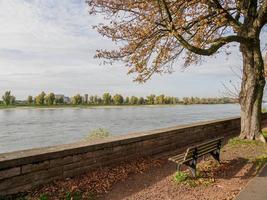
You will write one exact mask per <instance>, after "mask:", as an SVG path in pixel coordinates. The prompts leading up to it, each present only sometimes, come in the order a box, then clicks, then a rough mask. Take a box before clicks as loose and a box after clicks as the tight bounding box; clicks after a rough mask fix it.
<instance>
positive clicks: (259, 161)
mask: <svg viewBox="0 0 267 200" xmlns="http://www.w3.org/2000/svg"><path fill="white" fill-rule="evenodd" d="M253 163H254V164H255V165H256V170H257V171H259V170H260V169H261V168H262V167H263V166H264V165H265V164H266V163H267V155H261V156H258V157H256V158H255V160H254V161H253Z"/></svg>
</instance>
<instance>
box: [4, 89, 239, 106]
mask: <svg viewBox="0 0 267 200" xmlns="http://www.w3.org/2000/svg"><path fill="white" fill-rule="evenodd" d="M2 100H3V101H2V104H4V105H7V106H8V105H15V104H27V105H48V106H50V105H64V104H70V105H163V104H183V105H190V104H226V103H236V101H235V100H234V99H231V98H228V97H221V98H199V97H184V98H182V99H179V98H177V97H172V96H165V95H163V94H162V95H158V96H157V95H154V94H151V95H149V96H147V97H145V98H144V97H137V96H130V97H128V96H127V97H123V96H122V95H121V94H115V95H111V94H110V93H108V92H106V93H104V94H103V95H102V96H98V95H91V96H89V95H88V94H85V95H83V96H82V95H80V94H77V95H75V96H73V97H71V98H70V99H69V101H65V100H64V96H63V95H55V94H54V93H53V92H50V93H47V94H46V93H45V92H41V93H40V94H39V95H37V96H35V97H33V96H31V95H29V96H28V98H27V100H25V101H20V102H19V101H16V98H15V97H14V96H12V95H11V92H10V91H7V92H5V94H4V95H3V96H2Z"/></svg>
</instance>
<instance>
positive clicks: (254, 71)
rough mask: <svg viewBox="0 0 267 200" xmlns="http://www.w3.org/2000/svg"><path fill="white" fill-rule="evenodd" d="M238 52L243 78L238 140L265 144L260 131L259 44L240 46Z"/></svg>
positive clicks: (261, 79)
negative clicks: (240, 57)
mask: <svg viewBox="0 0 267 200" xmlns="http://www.w3.org/2000/svg"><path fill="white" fill-rule="evenodd" d="M240 51H241V53H242V57H243V77H242V84H241V92H240V105H241V133H240V138H241V139H249V140H261V141H263V142H265V139H264V137H263V135H262V131H261V108H262V97H263V90H264V86H265V78H264V63H263V59H262V55H261V51H260V42H259V41H258V42H255V43H252V44H245V45H244V44H241V46H240Z"/></svg>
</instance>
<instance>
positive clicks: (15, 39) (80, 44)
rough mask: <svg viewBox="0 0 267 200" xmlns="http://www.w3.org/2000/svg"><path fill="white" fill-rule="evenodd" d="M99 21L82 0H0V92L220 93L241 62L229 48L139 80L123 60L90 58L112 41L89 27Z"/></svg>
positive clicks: (234, 51) (24, 94)
mask: <svg viewBox="0 0 267 200" xmlns="http://www.w3.org/2000/svg"><path fill="white" fill-rule="evenodd" d="M98 22H99V18H97V17H95V16H90V15H89V14H88V12H87V5H86V4H85V3H84V0H64V1H62V0H0V26H1V27H0V93H1V94H2V93H3V92H4V91H6V90H11V91H12V93H13V94H14V95H15V96H17V98H19V99H23V98H26V97H27V96H28V95H29V94H31V95H36V94H38V93H40V92H41V91H45V92H50V91H52V92H55V93H57V94H66V95H68V96H71V95H74V94H76V93H81V94H84V93H88V94H89V95H90V94H102V93H103V92H106V91H108V92H111V93H113V94H115V93H121V94H123V95H137V96H146V95H148V94H150V93H155V94H161V93H164V94H167V95H173V96H178V97H182V96H201V97H203V96H221V95H222V93H221V91H222V90H223V87H222V82H227V81H229V80H235V79H236V76H235V75H234V74H233V73H232V71H231V69H230V67H237V66H240V65H241V59H240V57H239V56H240V55H239V52H238V49H237V48H234V49H233V53H232V55H231V56H230V57H228V59H225V56H224V55H220V56H218V57H217V58H210V59H207V60H206V62H205V63H203V64H202V65H201V66H192V67H190V68H188V69H186V70H182V68H181V66H179V65H177V66H176V72H175V73H173V74H171V75H169V74H165V75H162V76H160V75H156V76H154V77H153V78H152V80H150V81H148V82H147V83H145V84H138V83H135V82H133V77H132V76H129V75H127V74H126V72H127V70H126V68H125V67H124V66H123V65H122V64H119V63H118V64H115V65H112V66H110V65H101V60H99V59H94V58H93V56H94V54H95V51H96V49H101V48H103V47H105V48H106V47H112V43H111V42H110V41H109V40H107V39H104V38H102V37H101V36H99V35H98V33H97V32H96V31H95V30H93V29H92V28H91V27H92V25H95V24H97V23H98Z"/></svg>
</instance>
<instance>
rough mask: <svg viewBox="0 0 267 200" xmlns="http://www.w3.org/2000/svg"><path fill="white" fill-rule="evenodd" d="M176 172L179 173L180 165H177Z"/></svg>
mask: <svg viewBox="0 0 267 200" xmlns="http://www.w3.org/2000/svg"><path fill="white" fill-rule="evenodd" d="M176 170H177V172H179V171H181V164H177V167H176Z"/></svg>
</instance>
